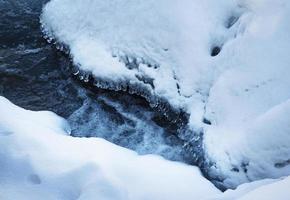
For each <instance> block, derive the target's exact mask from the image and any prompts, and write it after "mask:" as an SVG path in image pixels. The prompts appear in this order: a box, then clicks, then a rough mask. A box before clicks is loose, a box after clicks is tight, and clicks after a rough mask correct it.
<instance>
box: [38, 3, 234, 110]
mask: <svg viewBox="0 0 290 200" xmlns="http://www.w3.org/2000/svg"><path fill="white" fill-rule="evenodd" d="M209 5H212V6H209ZM233 6H234V3H231V2H229V1H226V0H223V1H219V2H218V3H217V2H216V1H214V0H207V1H205V2H200V1H197V0H195V1H192V0H182V1H179V2H178V4H177V3H176V1H174V0H158V1H155V0H148V1H142V0H137V1H136V0H114V1H110V2H107V1H101V0H94V1H90V0H85V1H84V0H74V1H71V0H53V1H50V2H49V3H48V4H47V5H46V6H45V7H44V10H43V14H42V17H41V23H42V25H43V29H44V32H45V34H46V35H47V36H48V37H50V38H54V39H56V40H57V42H58V43H61V44H65V45H67V46H68V47H69V49H70V54H71V55H72V57H73V61H74V63H75V65H77V66H79V68H80V69H81V70H83V71H87V72H91V73H92V74H93V75H94V76H95V77H96V78H97V79H98V80H105V82H106V84H107V85H109V84H112V85H114V84H115V88H116V89H121V88H122V87H126V86H127V85H128V86H129V87H132V88H136V89H135V90H138V91H140V93H142V92H143V93H144V91H148V93H149V96H150V97H159V98H161V99H163V98H165V99H166V100H167V101H169V102H170V104H171V105H172V106H173V107H176V108H180V109H185V110H187V107H188V105H189V103H191V102H193V101H197V102H198V103H199V104H200V105H199V106H197V107H196V109H197V110H198V111H197V112H202V109H203V103H201V102H202V100H204V95H205V94H206V93H207V90H208V87H209V84H210V82H209V81H210V79H211V77H208V76H211V74H212V72H211V71H212V68H213V66H212V62H213V61H212V60H211V56H210V49H211V48H212V45H213V44H212V43H219V42H220V41H219V40H220V39H219V38H215V37H214V36H213V34H214V32H216V31H217V32H220V30H221V29H225V28H224V23H225V20H226V17H227V16H228V15H229V13H228V12H230V10H231V8H232V7H233ZM208 73H210V74H209V75H207V74H208ZM138 77H139V78H138ZM140 77H141V78H140ZM143 79H145V80H152V81H153V86H151V85H150V84H148V83H145V82H144V81H143ZM108 82H109V83H108ZM107 85H104V86H103V87H109V86H107ZM123 85H125V86H123ZM150 97H148V98H149V99H150ZM150 100H151V101H152V103H156V102H154V98H153V99H150ZM156 101H157V100H156ZM157 103H158V102H157Z"/></svg>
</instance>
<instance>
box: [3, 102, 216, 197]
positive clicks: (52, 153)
mask: <svg viewBox="0 0 290 200" xmlns="http://www.w3.org/2000/svg"><path fill="white" fill-rule="evenodd" d="M0 112H1V115H0V199H5V200H10V199H11V200H16V199H17V200H25V199H27V200H28V199H29V200H34V199H35V200H39V199H45V200H46V199H51V200H55V199H61V200H66V199H67V200H72V199H82V200H90V199H92V200H93V199H99V200H109V199H110V200H111V199H112V200H121V199H123V200H130V199H132V200H139V199H158V200H161V199H164V200H168V199H174V200H175V199H184V200H186V199H204V198H206V197H208V196H211V195H217V194H219V193H220V192H219V191H218V189H216V188H215V187H214V185H213V184H211V183H210V182H209V181H208V180H206V179H205V178H204V177H203V176H202V175H201V173H200V171H199V170H198V168H196V167H193V166H188V165H185V164H182V163H177V162H171V161H167V160H164V159H163V158H161V157H159V156H154V155H147V156H139V155H137V154H136V153H135V152H133V151H130V150H127V149H125V148H122V147H119V146H116V145H114V144H111V143H109V142H107V141H105V140H103V139H99V138H74V137H71V136H69V135H68V133H69V127H68V125H67V123H66V122H65V120H63V119H62V118H60V117H58V116H57V115H55V114H53V113H51V112H47V111H41V112H33V111H28V110H24V109H22V108H19V107H17V106H15V105H13V104H12V103H11V102H9V101H8V100H7V99H5V98H3V97H0Z"/></svg>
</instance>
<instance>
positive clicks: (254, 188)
mask: <svg viewBox="0 0 290 200" xmlns="http://www.w3.org/2000/svg"><path fill="white" fill-rule="evenodd" d="M289 185H290V177H284V178H281V179H265V180H260V181H255V182H252V183H245V184H243V185H240V186H239V187H238V188H237V189H236V190H228V191H226V192H224V193H222V194H220V195H217V196H214V197H211V198H209V199H212V200H233V199H235V200H252V199H265V200H276V199H288V198H289V195H290V193H289V189H288V188H289Z"/></svg>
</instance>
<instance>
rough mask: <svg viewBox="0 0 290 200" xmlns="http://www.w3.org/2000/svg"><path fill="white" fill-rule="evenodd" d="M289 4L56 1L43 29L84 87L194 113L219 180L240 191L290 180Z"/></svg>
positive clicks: (255, 0) (280, 0) (269, 0)
mask: <svg viewBox="0 0 290 200" xmlns="http://www.w3.org/2000/svg"><path fill="white" fill-rule="evenodd" d="M289 4H290V3H289V1H287V0H265V1H260V0H245V1H240V0H236V1H231V0H221V1H216V0H205V1H202V2H201V1H198V0H181V1H178V2H177V1H175V0H147V1H143V0H112V1H102V0H52V1H50V2H49V3H48V4H47V5H46V6H45V7H44V9H43V14H42V17H41V23H42V26H43V30H44V32H45V34H46V36H47V37H48V40H49V41H50V40H51V39H54V40H55V41H57V42H58V43H59V44H62V45H63V46H67V47H68V48H69V50H70V54H71V56H72V58H73V62H74V64H75V65H76V66H78V67H79V69H80V71H78V72H76V73H79V74H80V75H81V77H82V78H84V79H86V77H84V74H87V73H92V75H93V76H94V77H95V78H96V85H97V86H99V87H106V88H110V89H117V90H129V91H130V92H135V93H138V94H140V95H143V96H145V97H147V99H148V100H149V101H150V102H151V103H152V104H154V105H155V106H156V105H158V104H163V103H164V102H169V103H170V105H171V107H173V108H175V109H177V110H178V109H182V110H184V111H186V112H187V113H188V114H190V124H189V125H190V126H191V127H192V128H193V129H194V130H198V131H201V132H203V133H204V148H205V150H206V153H207V157H208V160H209V165H210V166H212V167H211V169H210V170H209V171H210V174H209V175H210V176H211V177H213V178H216V179H217V180H220V181H221V184H223V185H225V186H226V187H236V186H237V185H239V184H241V183H244V182H247V181H252V180H257V179H261V178H266V177H270V178H277V177H280V176H282V175H287V174H290V168H289V165H288V164H289V163H290V161H289V160H290V151H289V147H290V143H289V138H290V136H289V125H288V124H289V121H290V118H289V112H288V111H289V108H288V107H289V105H288V104H289V103H288V99H289V98H290V93H289V87H290V79H289V73H288V71H289V63H290V57H289V55H288V54H289V51H290V34H289V33H290V27H289V22H288V21H289V20H288V19H289V18H290V5H289ZM160 99H161V100H160Z"/></svg>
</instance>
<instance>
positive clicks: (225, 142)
mask: <svg viewBox="0 0 290 200" xmlns="http://www.w3.org/2000/svg"><path fill="white" fill-rule="evenodd" d="M249 2H252V3H253V2H255V4H250V3H249ZM248 3H249V5H248V7H250V8H249V9H251V11H249V13H248V14H247V16H246V15H244V19H242V18H241V19H240V23H243V20H244V21H247V20H246V18H250V20H249V21H248V22H247V23H248V24H247V28H246V29H245V30H244V32H243V34H242V35H241V36H238V37H237V38H236V39H235V40H233V41H231V42H229V43H228V44H227V45H225V46H224V51H235V52H234V53H233V55H232V57H228V61H227V64H228V65H232V66H233V67H229V68H228V70H225V71H224V72H223V73H222V74H221V75H220V76H219V78H218V79H217V80H216V82H215V84H214V85H213V87H212V88H211V91H210V95H209V99H208V104H207V108H206V114H205V116H206V118H207V119H209V120H210V121H211V122H212V126H210V127H207V128H206V131H205V132H206V134H205V137H204V144H205V149H206V150H207V154H208V156H209V157H210V158H211V159H212V161H213V162H215V163H216V165H215V166H214V168H213V171H216V173H217V174H218V176H222V177H223V179H225V180H224V184H225V185H226V186H227V187H235V186H237V185H239V184H240V183H243V182H246V181H253V180H257V179H262V178H278V177H281V176H285V175H289V174H290V166H289V158H290V143H289V142H290V126H289V122H290V117H289V116H290V115H289V114H290V113H289V111H290V110H289V108H290V107H289V106H290V104H289V103H290V101H289V98H290V95H289V92H288V91H289V86H290V80H289V73H288V71H289V63H290V57H289V56H288V52H289V50H290V35H289V33H290V27H289V25H288V24H289V23H288V19H289V17H290V4H289V2H288V1H283V0H279V1H270V0H268V1H248ZM244 23H245V22H244ZM234 168H235V170H234ZM237 169H238V171H239V172H237ZM222 174H223V175H224V176H223V175H222Z"/></svg>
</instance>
